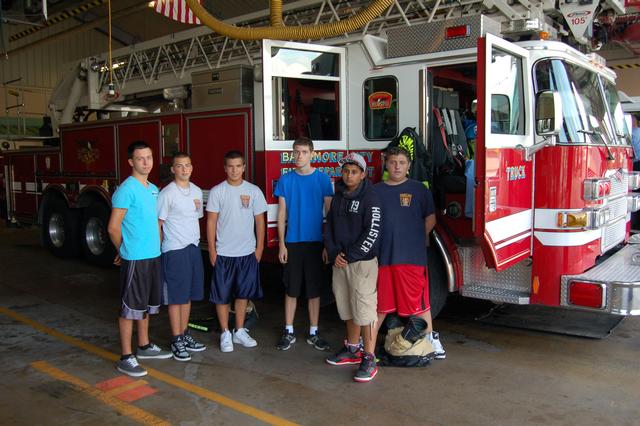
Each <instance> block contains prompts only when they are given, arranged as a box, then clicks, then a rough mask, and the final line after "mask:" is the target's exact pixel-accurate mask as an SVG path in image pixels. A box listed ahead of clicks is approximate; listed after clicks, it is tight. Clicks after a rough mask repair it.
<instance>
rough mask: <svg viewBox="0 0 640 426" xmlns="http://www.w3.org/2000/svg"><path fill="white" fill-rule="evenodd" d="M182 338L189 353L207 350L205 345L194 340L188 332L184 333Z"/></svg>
mask: <svg viewBox="0 0 640 426" xmlns="http://www.w3.org/2000/svg"><path fill="white" fill-rule="evenodd" d="M182 338H183V339H184V346H185V348H186V349H187V350H188V351H189V352H202V351H204V350H205V349H207V347H206V346H205V345H203V344H202V343H200V342H198V341H197V340H196V339H194V338H193V336H192V335H191V334H189V332H185V333H184V335H183V336H182Z"/></svg>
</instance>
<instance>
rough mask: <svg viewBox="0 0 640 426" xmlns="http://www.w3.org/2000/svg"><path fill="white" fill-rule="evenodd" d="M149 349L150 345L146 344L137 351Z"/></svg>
mask: <svg viewBox="0 0 640 426" xmlns="http://www.w3.org/2000/svg"><path fill="white" fill-rule="evenodd" d="M150 347H151V343H147V344H146V345H144V346H138V349H142V350H143V351H144V350H145V349H149V348H150Z"/></svg>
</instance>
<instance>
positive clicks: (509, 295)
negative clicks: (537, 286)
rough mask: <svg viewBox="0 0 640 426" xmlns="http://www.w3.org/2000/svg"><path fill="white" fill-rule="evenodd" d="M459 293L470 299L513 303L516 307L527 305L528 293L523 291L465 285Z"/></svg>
mask: <svg viewBox="0 0 640 426" xmlns="http://www.w3.org/2000/svg"><path fill="white" fill-rule="evenodd" d="M460 293H461V294H462V295H463V296H465V297H472V298H474V299H484V300H491V301H493V302H501V303H513V304H516V305H528V304H529V293H527V292H525V291H519V290H510V289H505V288H495V287H488V286H486V285H482V284H466V285H465V286H464V287H462V289H461V290H460Z"/></svg>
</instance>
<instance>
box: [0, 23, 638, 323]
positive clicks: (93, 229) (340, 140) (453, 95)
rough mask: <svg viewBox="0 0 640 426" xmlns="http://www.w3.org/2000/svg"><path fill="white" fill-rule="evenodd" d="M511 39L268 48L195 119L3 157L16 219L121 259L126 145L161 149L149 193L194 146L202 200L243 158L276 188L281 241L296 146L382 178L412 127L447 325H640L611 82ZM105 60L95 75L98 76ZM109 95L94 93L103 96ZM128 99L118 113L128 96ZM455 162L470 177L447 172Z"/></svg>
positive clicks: (557, 48)
mask: <svg viewBox="0 0 640 426" xmlns="http://www.w3.org/2000/svg"><path fill="white" fill-rule="evenodd" d="M499 33H500V27H499V25H498V26H497V27H496V26H495V23H494V22H493V21H492V20H491V19H489V18H488V17H486V16H468V17H462V18H458V19H452V20H446V21H439V22H431V23H425V24H420V25H412V26H406V27H399V28H394V29H390V30H389V31H387V34H386V37H384V38H383V37H377V36H372V35H364V36H358V37H356V36H353V37H350V38H349V39H348V43H344V40H339V41H338V42H336V43H335V44H331V43H326V44H322V45H320V44H307V43H293V42H283V41H272V40H265V41H263V42H262V44H261V49H262V60H261V65H260V66H259V67H258V66H255V67H254V68H252V67H247V66H236V67H232V68H225V69H213V70H206V71H204V72H201V73H193V74H192V75H191V79H192V81H191V85H190V86H189V87H188V88H189V90H190V95H189V100H188V101H190V103H191V108H190V109H181V110H178V111H173V112H161V113H146V114H140V115H137V116H135V117H126V118H113V117H112V118H111V119H106V120H95V121H88V122H81V123H74V124H66V125H62V126H61V127H60V147H59V148H41V149H38V150H31V151H21V152H14V153H10V154H7V155H6V161H7V165H6V167H7V173H6V174H7V176H8V178H9V183H8V187H9V192H10V193H9V196H8V200H9V215H10V216H12V217H14V218H16V219H18V220H21V221H32V222H38V223H40V224H41V225H42V240H43V243H44V244H45V246H46V247H48V248H49V249H50V250H51V251H52V252H53V253H55V254H57V255H60V256H71V255H76V254H79V253H82V254H83V255H84V256H85V257H86V258H87V260H89V261H91V262H94V263H98V264H105V265H106V264H110V262H111V260H112V258H113V254H114V253H113V247H112V246H111V245H110V243H109V241H108V238H107V233H106V231H105V225H106V223H107V218H108V216H109V209H110V196H111V194H112V193H113V192H114V190H115V188H116V187H117V186H118V184H119V183H120V182H121V181H122V180H123V179H124V178H126V177H127V175H128V174H129V167H128V165H127V162H126V146H127V145H128V144H129V143H130V142H132V141H134V140H137V139H142V140H145V141H147V142H148V143H149V144H150V145H151V146H152V147H153V151H154V155H155V163H156V166H155V167H154V170H153V173H152V175H151V180H152V181H154V182H165V181H166V180H167V179H170V177H169V176H168V173H167V168H168V160H169V157H170V155H171V153H172V152H174V151H175V150H177V149H180V150H186V151H188V152H190V153H191V155H192V159H193V162H194V166H195V167H194V173H193V180H194V182H196V183H197V184H198V185H200V186H201V187H202V188H204V189H207V188H210V187H211V186H213V185H214V184H216V183H218V182H219V181H221V180H222V179H223V178H224V175H223V168H222V160H221V159H222V155H223V154H224V152H225V151H227V150H229V149H239V150H241V151H243V152H245V153H246V155H247V161H248V167H247V179H249V180H251V181H254V182H256V183H257V184H258V185H260V187H261V188H262V189H263V190H264V192H265V194H266V197H267V201H268V203H269V209H268V214H267V217H268V240H269V241H268V243H269V245H270V246H272V247H273V246H274V245H275V243H276V239H277V232H276V214H277V200H276V198H275V197H274V196H273V190H274V186H275V185H276V184H277V180H278V179H279V177H280V176H281V174H282V173H286V172H288V171H289V170H290V169H291V167H292V166H291V156H290V150H291V143H292V140H293V139H294V138H295V137H296V136H298V135H307V136H310V137H311V138H312V139H314V141H315V145H316V149H317V152H316V154H315V157H314V160H313V161H314V163H315V164H314V165H315V166H316V167H318V168H319V169H320V170H321V171H323V172H326V173H328V174H329V175H330V176H331V177H333V178H336V177H337V176H339V167H338V160H339V159H340V158H342V156H344V155H345V153H347V152H350V151H355V152H359V153H361V154H362V155H364V156H365V158H366V159H367V160H368V164H369V165H370V166H369V170H368V175H369V177H370V178H371V179H372V180H374V181H377V180H379V179H380V178H381V172H382V164H381V150H382V149H384V148H385V147H386V146H387V144H388V143H389V141H390V140H391V139H392V138H393V137H395V136H396V135H398V133H399V132H400V131H401V130H402V129H403V128H405V127H415V128H416V129H417V131H418V133H419V134H420V135H421V138H422V143H425V144H426V147H427V151H428V152H429V153H430V157H431V160H432V165H431V169H432V171H433V177H432V179H431V182H430V185H431V189H432V191H433V193H434V195H435V200H436V204H437V211H438V217H437V225H436V229H435V230H434V232H433V235H432V241H431V246H430V248H429V251H430V255H429V270H430V282H431V297H432V307H433V310H434V313H436V314H437V312H438V311H439V309H440V308H441V307H442V304H443V303H444V300H445V298H446V295H447V294H448V293H449V292H459V293H460V294H462V295H463V296H466V297H472V298H479V299H487V300H492V301H494V302H501V303H514V304H541V305H548V306H562V307H567V308H573V309H583V310H590V311H598V312H606V313H614V314H619V315H635V314H640V264H639V260H640V259H638V258H639V257H640V246H635V245H633V244H629V238H630V227H629V220H630V213H631V212H634V211H636V210H638V208H639V207H640V197H639V196H638V195H635V194H634V193H632V192H631V191H632V190H634V189H638V188H639V187H640V175H639V174H638V173H635V172H633V171H632V167H631V159H632V156H633V153H632V149H631V147H630V144H629V140H630V138H629V131H628V129H627V127H626V126H625V120H624V117H623V112H622V108H621V105H620V102H619V99H618V95H617V92H616V90H615V86H614V82H615V74H614V73H613V72H612V71H610V70H609V69H607V68H606V67H604V65H603V64H602V63H601V62H598V61H597V60H596V59H597V58H596V57H595V56H588V55H585V54H582V53H580V52H578V51H577V50H575V49H573V48H571V47H569V46H568V45H566V44H563V43H560V42H556V41H541V40H536V41H526V42H518V43H512V42H508V41H506V40H504V39H502V38H500V37H499V36H497V35H494V34H499ZM92 65H95V61H94V63H93V64H88V65H87V67H86V68H85V69H84V72H85V73H87V72H88V73H89V74H91V73H93V72H95V73H99V72H100V66H99V64H98V65H97V66H95V67H94V66H92ZM254 65H255V64H254ZM127 72H129V71H127ZM174 73H175V69H174ZM125 75H127V74H125ZM176 75H177V74H176ZM148 77H149V75H146V77H145V80H146V79H147V78H148ZM98 79H99V77H98V76H96V77H92V76H91V75H89V76H87V77H86V80H84V81H87V82H89V83H87V84H90V83H91V81H97V80H98ZM77 80H78V81H82V79H77ZM74 84H75V83H74ZM78 84H80V83H78ZM100 87H102V86H100ZM100 87H98V89H96V88H93V89H92V90H91V93H89V94H87V95H86V96H87V97H89V98H90V97H91V96H95V94H96V93H98V94H100V96H102V94H105V92H104V89H102V90H103V91H102V92H100V90H101V89H100ZM67 91H69V90H67ZM74 91H75V92H77V90H76V89H73V90H71V91H69V92H70V93H73V92H74ZM125 91H126V89H123V91H122V92H120V93H116V95H115V96H116V97H118V96H120V100H119V101H120V102H121V101H123V100H125V99H130V98H126V96H124V93H125ZM156 92H157V91H156ZM69 97H70V98H71V97H73V95H69ZM76 98H78V99H79V98H80V96H79V95H78V96H76ZM139 99H141V98H140V97H139ZM128 105H129V107H131V103H129V104H128ZM145 108H147V110H149V111H153V107H149V105H147V106H146V107H145ZM474 123H475V125H474ZM465 124H466V126H465ZM451 159H454V160H455V161H460V162H461V164H459V167H445V166H446V164H447V163H448V162H449V163H450V162H451ZM455 161H454V162H455ZM205 199H206V194H205Z"/></svg>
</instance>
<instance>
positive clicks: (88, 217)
mask: <svg viewBox="0 0 640 426" xmlns="http://www.w3.org/2000/svg"><path fill="white" fill-rule="evenodd" d="M110 214H111V211H110V209H109V207H108V206H107V205H106V204H105V203H102V202H99V201H98V202H94V203H92V204H90V205H89V207H87V208H86V209H84V214H83V216H82V228H80V229H81V238H80V239H81V241H82V254H83V255H84V257H85V259H87V261H88V262H89V263H92V264H94V265H97V266H111V265H112V264H113V259H114V258H115V256H116V249H115V248H114V247H113V244H111V240H110V239H109V233H108V232H107V225H108V224H109V215H110Z"/></svg>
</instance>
